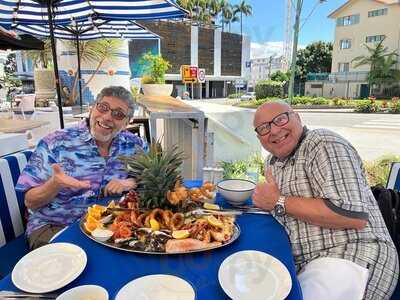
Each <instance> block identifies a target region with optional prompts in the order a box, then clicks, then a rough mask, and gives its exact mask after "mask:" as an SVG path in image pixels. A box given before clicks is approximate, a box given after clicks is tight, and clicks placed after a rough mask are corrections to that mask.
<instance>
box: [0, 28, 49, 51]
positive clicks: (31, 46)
mask: <svg viewBox="0 0 400 300" xmlns="http://www.w3.org/2000/svg"><path fill="white" fill-rule="evenodd" d="M0 49H1V50H43V42H42V41H41V40H38V39H37V38H35V37H33V36H31V35H29V34H22V35H21V36H20V37H19V38H15V37H13V36H12V35H10V34H8V33H6V32H3V31H1V30H0Z"/></svg>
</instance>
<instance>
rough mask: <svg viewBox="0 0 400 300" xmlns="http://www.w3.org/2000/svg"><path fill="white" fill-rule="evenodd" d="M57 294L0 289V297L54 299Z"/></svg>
mask: <svg viewBox="0 0 400 300" xmlns="http://www.w3.org/2000/svg"><path fill="white" fill-rule="evenodd" d="M57 297H58V294H54V293H53V294H33V293H25V292H15V291H0V299H48V300H50V299H56V298H57Z"/></svg>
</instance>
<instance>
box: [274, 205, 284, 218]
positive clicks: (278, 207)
mask: <svg viewBox="0 0 400 300" xmlns="http://www.w3.org/2000/svg"><path fill="white" fill-rule="evenodd" d="M275 214H276V215H277V216H283V215H284V214H285V207H284V206H283V205H280V204H277V205H276V206H275Z"/></svg>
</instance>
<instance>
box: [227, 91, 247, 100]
mask: <svg viewBox="0 0 400 300" xmlns="http://www.w3.org/2000/svg"><path fill="white" fill-rule="evenodd" d="M242 95H244V93H243V92H241V93H234V94H230V95H229V96H228V98H229V99H236V98H240V96H242Z"/></svg>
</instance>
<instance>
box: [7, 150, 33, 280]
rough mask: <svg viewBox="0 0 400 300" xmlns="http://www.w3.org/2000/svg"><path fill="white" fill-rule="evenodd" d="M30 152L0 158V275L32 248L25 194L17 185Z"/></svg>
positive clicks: (9, 270) (10, 268)
mask: <svg viewBox="0 0 400 300" xmlns="http://www.w3.org/2000/svg"><path fill="white" fill-rule="evenodd" d="M31 153H32V152H31V151H22V152H19V153H15V154H11V155H7V156H4V157H1V158H0V257H1V263H0V278H2V277H4V276H5V275H7V274H8V273H10V272H11V271H12V269H13V267H14V265H15V263H16V262H17V261H18V260H19V259H20V258H21V257H22V256H24V255H25V254H26V253H27V252H28V251H29V249H28V243H27V241H26V238H25V234H24V232H25V225H26V224H25V212H26V208H25V205H24V195H23V194H22V193H20V192H16V191H15V185H16V183H17V180H18V177H19V175H20V173H21V171H22V170H23V169H24V167H25V165H26V163H27V161H28V159H29V157H30V155H31Z"/></svg>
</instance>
